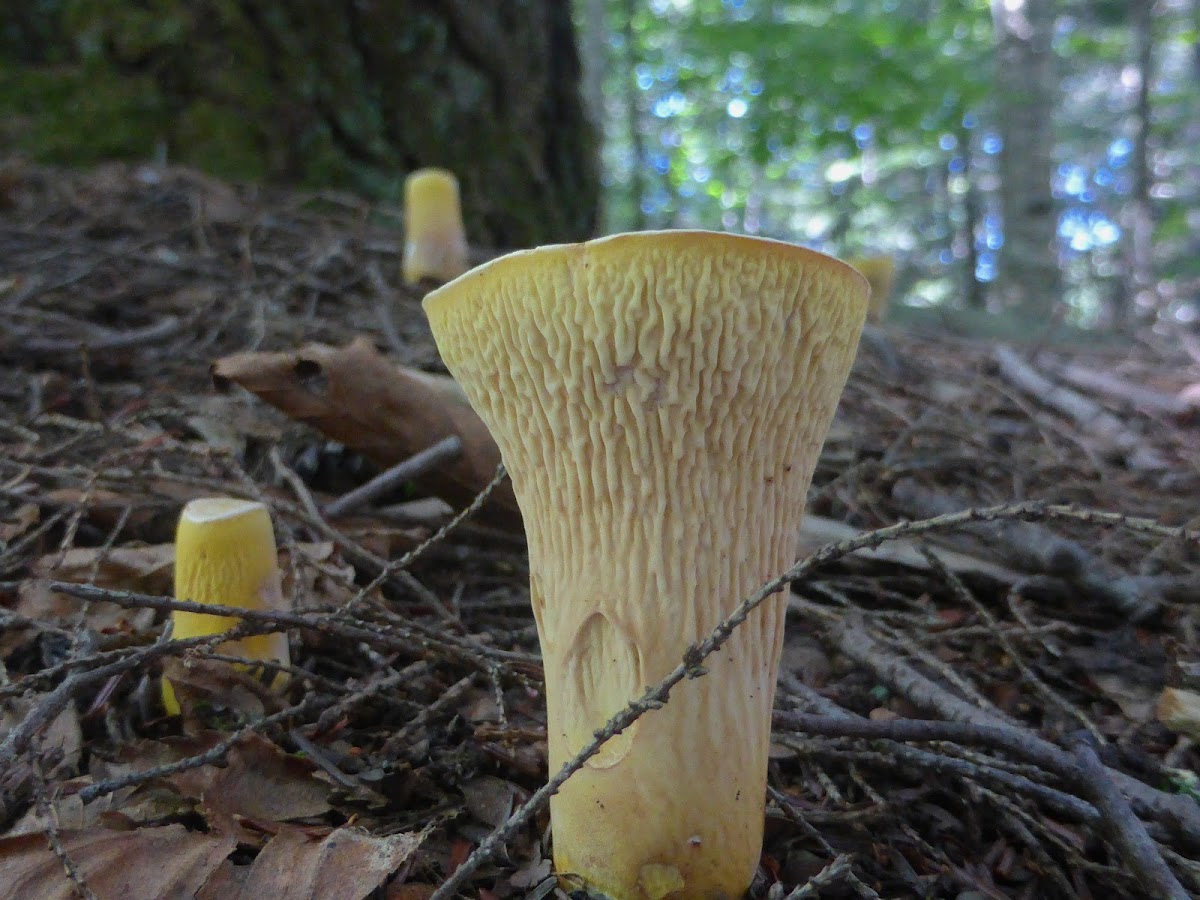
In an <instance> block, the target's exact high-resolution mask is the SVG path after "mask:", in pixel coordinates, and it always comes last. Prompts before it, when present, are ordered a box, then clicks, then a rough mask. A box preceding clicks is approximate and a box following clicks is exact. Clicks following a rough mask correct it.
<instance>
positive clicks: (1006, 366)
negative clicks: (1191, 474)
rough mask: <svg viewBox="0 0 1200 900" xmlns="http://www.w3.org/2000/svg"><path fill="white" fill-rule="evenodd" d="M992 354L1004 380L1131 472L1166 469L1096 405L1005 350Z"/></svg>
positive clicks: (1126, 430)
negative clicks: (1111, 453)
mask: <svg viewBox="0 0 1200 900" xmlns="http://www.w3.org/2000/svg"><path fill="white" fill-rule="evenodd" d="M993 353H994V356H995V357H996V362H997V363H999V365H1000V371H1001V372H1002V373H1003V374H1004V377H1005V378H1007V379H1008V380H1009V381H1010V382H1012V383H1013V384H1015V385H1016V386H1017V387H1019V388H1020V389H1021V390H1023V391H1025V392H1026V393H1028V394H1031V395H1032V396H1034V397H1036V398H1037V399H1038V400H1039V401H1041V402H1042V403H1044V404H1046V405H1047V406H1049V407H1051V408H1053V409H1056V410H1058V411H1059V412H1060V413H1062V414H1063V415H1065V416H1067V417H1068V418H1069V419H1071V420H1072V421H1073V422H1075V424H1076V425H1078V426H1079V427H1080V428H1082V429H1083V430H1084V431H1086V432H1088V433H1089V434H1091V435H1093V436H1094V437H1096V438H1099V439H1100V440H1101V441H1103V442H1104V444H1105V445H1106V446H1105V449H1107V450H1110V451H1116V452H1117V453H1118V454H1119V455H1122V456H1124V457H1125V459H1126V463H1127V465H1128V466H1129V467H1130V468H1131V469H1143V470H1144V469H1162V468H1165V467H1166V462H1165V461H1164V460H1163V459H1162V458H1161V457H1159V455H1158V454H1157V453H1156V452H1154V451H1152V450H1150V449H1149V448H1147V447H1145V446H1144V439H1143V438H1142V437H1141V436H1140V435H1138V434H1135V433H1134V432H1132V431H1130V430H1129V428H1128V427H1126V425H1125V423H1124V422H1122V421H1121V420H1120V419H1118V418H1117V417H1116V416H1114V415H1112V414H1111V413H1109V412H1108V411H1106V410H1105V409H1104V407H1102V406H1101V405H1100V404H1099V403H1097V402H1096V401H1094V400H1091V399H1090V398H1088V397H1084V396H1083V395H1082V394H1078V393H1076V392H1075V391H1072V390H1070V389H1069V388H1065V387H1060V386H1059V385H1056V384H1054V382H1052V381H1051V380H1050V379H1049V378H1046V377H1045V376H1044V375H1042V374H1041V373H1040V372H1038V371H1037V370H1036V369H1034V368H1033V366H1031V365H1029V363H1027V362H1025V360H1023V359H1021V357H1020V356H1018V355H1017V354H1016V353H1015V352H1014V351H1013V350H1011V349H1009V348H1008V347H997V348H996V349H995V351H993Z"/></svg>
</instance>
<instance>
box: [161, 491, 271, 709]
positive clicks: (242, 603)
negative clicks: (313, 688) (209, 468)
mask: <svg viewBox="0 0 1200 900" xmlns="http://www.w3.org/2000/svg"><path fill="white" fill-rule="evenodd" d="M175 599H177V600H192V601H195V602H197V603H210V604H214V605H218V606H236V607H239V608H242V609H253V610H278V609H280V608H282V606H283V592H282V590H281V588H280V581H279V567H278V563H277V559H276V554H275V532H274V529H273V528H272V527H271V515H270V513H269V512H267V508H266V507H265V506H263V504H261V503H256V502H255V501H253V500H238V499H234V498H232V497H206V498H203V499H200V500H193V501H191V502H190V503H188V504H187V506H185V507H184V508H183V513H182V514H181V515H180V517H179V527H178V529H177V530H176V532H175ZM172 621H173V623H174V628H173V630H172V637H174V638H176V639H179V640H181V639H184V638H193V637H204V636H206V635H212V634H223V633H225V632H226V631H229V630H230V629H231V628H233V627H234V626H236V625H237V624H238V622H239V621H240V620H239V619H233V618H229V617H228V616H211V615H206V614H205V613H194V612H182V611H176V612H174V613H172ZM219 650H220V652H221V653H222V654H226V655H229V656H239V657H244V658H246V659H255V660H265V661H268V662H277V663H281V664H283V665H288V663H289V654H288V640H287V635H286V634H285V633H283V632H272V633H271V634H256V635H251V636H250V637H244V638H239V639H237V640H231V641H226V642H225V643H223V644H221V645H220V648H219ZM286 683H287V676H286V675H285V674H284V673H280V674H279V675H278V676H277V677H276V679H275V682H274V685H275V687H282V686H283V685H284V684H286ZM162 691H163V706H164V707H166V710H167V713H168V714H169V715H177V714H178V713H179V711H180V709H179V702H178V700H177V699H176V697H175V690H174V688H173V687H172V686H171V682H170V681H169V680H168V679H167V678H163V682H162Z"/></svg>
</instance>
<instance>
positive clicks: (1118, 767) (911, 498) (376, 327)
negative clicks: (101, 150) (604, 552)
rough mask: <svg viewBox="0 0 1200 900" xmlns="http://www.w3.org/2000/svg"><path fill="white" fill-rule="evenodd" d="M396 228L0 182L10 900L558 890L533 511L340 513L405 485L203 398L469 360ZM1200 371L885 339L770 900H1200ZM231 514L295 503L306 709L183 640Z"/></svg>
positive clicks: (795, 723) (3, 780)
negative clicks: (268, 363)
mask: <svg viewBox="0 0 1200 900" xmlns="http://www.w3.org/2000/svg"><path fill="white" fill-rule="evenodd" d="M400 225H401V222H400V219H399V217H398V216H397V215H396V213H395V212H394V211H388V210H385V209H380V208H376V207H370V206H368V205H367V204H365V203H362V202H360V201H358V200H355V199H353V198H348V197H345V196H340V195H334V194H299V193H287V192H275V191H268V190H251V189H248V188H240V187H237V188H235V187H230V186H228V185H226V184H223V183H220V182H217V181H214V180H212V179H209V178H206V177H203V176H200V175H198V174H196V173H194V172H190V171H186V170H180V169H166V170H164V169H151V168H138V167H130V166H117V165H113V166H106V167H102V168H100V169H97V170H94V171H92V172H88V173H70V172H63V171H57V170H47V169H42V168H37V167H33V166H30V165H25V164H22V163H18V162H13V163H9V164H7V165H4V166H0V322H3V325H2V328H0V873H3V874H2V876H0V897H4V898H7V897H11V898H21V900H27V898H53V897H71V896H84V897H98V898H110V897H111V898H115V897H120V898H122V900H137V898H151V897H181V898H182V897H191V896H197V897H201V898H229V897H245V898H251V897H285V896H286V897H289V898H301V897H313V898H327V897H344V898H360V897H368V896H369V897H387V898H394V900H400V898H404V900H426V898H428V897H429V896H430V895H431V894H432V893H433V892H434V890H435V889H436V888H438V886H439V885H444V884H445V882H446V880H447V878H448V877H449V876H450V875H451V874H452V873H456V881H455V882H454V883H453V884H452V885H450V887H451V888H453V889H455V890H457V892H458V893H460V894H461V895H464V896H471V897H479V898H481V900H496V898H510V897H518V896H530V897H537V898H541V897H546V896H549V895H551V894H553V893H555V892H558V893H559V896H565V895H564V894H562V891H561V888H559V887H558V886H557V884H556V882H555V880H554V879H553V878H552V877H550V872H551V864H550V859H549V856H550V853H549V835H548V809H547V807H546V804H545V800H544V798H543V797H540V796H538V797H534V792H535V791H537V789H538V788H539V787H540V786H542V785H543V784H544V782H545V781H546V780H547V778H548V776H549V774H550V773H548V771H547V758H546V742H545V717H544V700H543V696H542V684H541V678H542V670H541V666H540V663H539V657H538V646H537V637H536V631H535V628H534V624H533V618H532V615H531V613H530V610H529V606H528V585H527V579H528V569H527V563H526V558H525V553H524V545H523V541H522V539H521V537H520V532H519V530H517V529H513V528H511V527H505V526H503V525H502V524H498V523H497V522H494V521H489V520H488V516H487V508H486V507H485V508H484V510H483V511H482V512H481V513H480V515H478V516H475V517H473V518H468V519H467V520H466V521H465V522H461V523H459V522H458V521H457V520H453V524H454V527H451V528H446V527H444V526H446V524H447V522H448V521H451V520H450V519H449V516H448V513H447V511H446V510H445V509H440V508H438V507H437V506H436V504H430V503H428V502H426V501H421V500H420V499H419V498H418V495H416V494H414V489H413V488H412V486H405V487H403V488H401V489H399V490H398V491H397V492H395V493H394V494H393V495H392V496H389V497H386V498H384V499H383V500H381V501H378V502H376V503H375V504H374V505H373V506H371V507H369V508H360V509H358V510H356V511H354V512H353V514H347V515H345V516H341V517H332V516H328V515H325V514H323V510H324V508H325V506H326V504H328V503H329V502H331V501H332V500H334V499H336V498H338V497H339V496H342V495H344V494H345V493H346V492H347V491H349V490H350V489H352V488H354V487H355V486H357V485H359V484H361V483H362V482H364V481H365V480H366V479H367V478H368V477H370V476H371V475H373V474H375V473H376V472H377V471H379V470H380V468H384V467H386V466H387V465H388V464H390V462H391V461H392V460H388V459H381V458H376V459H367V458H365V457H364V456H362V455H360V454H359V453H357V452H355V447H354V444H355V441H354V440H353V436H351V439H349V440H347V439H345V435H342V437H343V439H342V440H341V441H340V442H335V441H333V440H331V439H330V437H329V436H328V435H324V434H322V433H321V432H320V431H318V430H317V429H316V428H314V427H313V426H312V425H311V424H307V423H306V422H305V421H300V420H298V419H294V418H289V416H288V415H285V414H284V413H283V412H282V411H280V409H277V408H275V407H274V406H272V405H269V404H268V403H267V402H265V401H264V399H263V398H262V397H260V396H256V394H255V393H252V392H251V391H247V390H244V389H243V388H241V387H238V386H236V385H233V384H230V383H229V382H228V380H227V379H218V381H217V383H216V384H214V380H213V378H212V374H211V371H212V366H213V364H214V362H215V361H216V360H218V359H221V358H222V357H227V356H228V355H230V354H235V353H238V354H244V353H247V352H256V351H257V352H265V351H278V352H281V353H298V352H299V350H300V348H302V347H304V346H305V345H306V344H308V343H309V342H321V343H324V344H328V345H331V346H333V347H344V346H345V345H347V344H349V343H350V342H351V341H352V340H354V339H355V338H358V337H365V338H367V339H368V340H369V341H370V342H372V343H373V344H375V345H376V346H377V347H379V348H380V349H381V350H382V351H383V352H385V353H386V354H388V357H389V358H390V360H392V361H393V362H395V363H402V364H404V365H408V366H414V367H419V368H424V369H428V370H434V371H436V370H439V362H438V359H437V355H436V351H435V348H434V345H433V342H432V340H431V338H430V336H429V333H428V330H427V327H426V325H425V321H424V317H423V315H422V313H421V309H420V303H419V301H420V293H419V292H416V291H413V290H410V289H407V288H405V287H403V286H399V285H398V281H399V279H398V270H399V253H398V248H399V246H400V245H401V239H400V231H399V229H400ZM307 365H308V367H307V368H305V369H304V371H301V368H302V367H301V366H300V365H299V364H298V365H297V366H296V374H297V376H298V377H301V376H302V377H303V380H304V381H305V383H306V384H307V385H308V387H309V388H311V390H312V391H313V392H314V394H319V393H320V392H321V391H322V390H323V386H322V383H321V376H322V373H321V371H320V365H319V364H314V363H311V362H310V363H308V364H307ZM1039 379H1040V380H1039ZM1198 382H1200V348H1198V347H1197V346H1195V345H1189V343H1188V339H1187V337H1186V336H1184V335H1159V334H1154V333H1151V332H1148V333H1147V334H1146V335H1145V336H1143V337H1142V338H1139V339H1138V340H1137V341H1136V342H1133V343H1132V344H1131V345H1130V346H1128V347H1125V348H1123V349H1120V350H1118V349H1114V348H1112V347H1111V346H1105V347H1104V348H1103V349H1102V350H1096V349H1092V350H1087V349H1082V348H1079V347H1077V346H1073V347H1071V349H1070V350H1066V349H1064V348H1063V347H1062V346H1060V345H1056V344H1055V343H1054V342H1053V341H1052V340H1047V341H1045V342H1042V343H1037V342H1031V343H1029V344H1027V345H1024V346H1022V347H1020V348H1004V347H998V346H995V345H991V344H987V343H979V342H974V341H971V340H969V339H965V338H951V337H948V336H944V335H943V336H937V335H932V334H927V335H917V334H914V333H911V332H904V331H902V330H900V329H897V328H889V327H887V326H884V327H883V328H881V329H875V330H872V331H871V332H870V334H869V335H868V337H867V338H866V339H865V340H864V343H863V346H862V349H861V351H860V356H859V360H858V362H857V363H856V365H855V369H854V372H853V374H852V375H851V378H850V381H849V384H848V386H847V388H846V392H845V394H844V397H843V400H842V404H841V407H840V410H839V413H838V417H837V419H836V421H835V423H834V426H833V429H832V431H831V433H830V436H829V440H828V442H827V444H826V446H825V448H824V452H823V455H822V457H821V462H820V465H819V467H818V470H817V473H816V477H815V479H814V482H813V488H812V491H811V493H810V498H809V513H808V521H807V524H806V526H805V529H804V533H803V534H802V535H801V538H800V545H801V555H802V557H804V558H806V559H807V560H808V561H807V562H806V563H804V564H803V566H802V569H801V570H799V571H798V572H797V573H796V574H797V575H798V576H799V577H798V579H797V580H796V581H795V583H794V584H793V587H792V593H791V595H790V597H789V603H790V607H789V618H788V630H787V638H786V645H785V649H784V659H783V665H782V669H781V674H780V680H779V687H778V695H777V703H776V719H775V731H774V745H773V749H772V759H771V766H770V786H769V791H768V796H767V797H766V798H765V808H766V812H765V815H766V839H765V848H764V853H763V856H762V861H761V865H760V867H759V871H758V875H757V877H756V879H755V883H754V886H753V888H752V894H753V896H754V897H770V898H773V900H774V898H783V897H797V898H798V897H875V896H882V897H958V898H962V900H968V898H985V897H1021V898H1060V897H1062V898H1067V897H1069V898H1111V897H1168V896H1187V895H1188V894H1192V895H1200V780H1198V779H1197V774H1196V773H1197V772H1198V771H1200V751H1198V750H1197V747H1196V745H1195V744H1194V743H1193V740H1192V739H1191V738H1189V737H1188V736H1187V734H1188V732H1189V731H1190V732H1191V734H1192V735H1193V736H1194V737H1196V738H1198V739H1200V695H1198V694H1195V693H1192V691H1193V689H1194V690H1196V691H1200V645H1198V643H1197V625H1198V617H1197V613H1196V609H1197V607H1196V601H1197V600H1200V538H1198V530H1197V529H1200V506H1198V505H1197V504H1198V501H1197V500H1196V498H1197V497H1200V409H1198V408H1197V406H1196V405H1195V404H1194V403H1189V402H1188V401H1187V400H1186V399H1181V398H1182V397H1183V396H1184V395H1185V394H1186V392H1187V390H1188V389H1189V388H1190V387H1191V386H1192V385H1194V384H1196V383H1198ZM266 399H271V398H270V397H267V398H266ZM276 405H286V404H278V403H277V404H276ZM310 421H311V419H310ZM362 437H363V444H364V446H365V445H368V444H369V443H370V442H369V440H367V436H362ZM430 443H432V440H431V441H430ZM360 449H361V448H360ZM415 449H420V448H419V447H417V448H415ZM377 456H378V454H377ZM213 494H227V495H234V496H242V497H250V498H257V499H262V500H264V501H265V502H267V503H268V504H269V505H270V507H271V510H272V513H273V516H274V520H275V526H276V532H277V535H278V538H279V543H280V558H281V563H282V570H283V572H284V573H285V576H284V588H285V594H286V596H287V597H288V598H290V600H291V603H292V610H291V614H290V615H291V618H290V619H287V618H279V619H277V620H274V621H278V622H283V623H284V624H287V625H290V626H292V627H291V628H290V637H291V642H292V653H291V667H292V668H291V683H290V686H289V687H288V688H287V689H286V690H285V691H284V692H283V693H281V694H276V693H272V692H271V691H268V690H266V689H265V688H264V687H263V686H262V685H261V684H259V683H258V682H256V681H254V680H253V679H251V678H249V677H248V676H245V675H241V674H239V673H236V672H233V671H232V670H230V669H229V668H228V667H227V666H225V665H224V664H223V663H221V662H220V661H219V660H217V661H214V660H212V658H211V657H212V655H213V648H212V647H211V645H201V646H197V645H196V643H195V642H192V644H191V645H188V647H187V648H181V647H179V646H177V645H173V644H171V643H164V642H162V641H158V640H157V638H159V636H160V635H161V633H162V629H163V626H164V624H165V623H166V621H167V619H168V616H169V609H170V603H171V594H172V589H173V588H172V565H173V548H172V540H173V530H174V526H175V521H176V518H177V516H178V513H179V509H180V507H181V505H182V504H183V503H184V502H186V501H187V500H189V499H192V498H195V497H200V496H209V495H213ZM461 505H465V504H460V506H461ZM997 507H999V508H997ZM971 509H974V510H980V509H987V510H990V511H989V512H986V513H981V512H963V511H964V510H971ZM896 523H908V524H902V525H900V527H895V528H892V527H889V526H893V525H895V524H896ZM878 529H883V531H878ZM430 538H435V539H434V540H430ZM413 551H418V552H415V553H414V552H413ZM813 554H815V555H813ZM780 574H782V573H780ZM88 586H90V587H88ZM733 599H736V598H731V601H732V600H733ZM264 621H265V622H266V625H267V626H268V627H269V626H270V623H271V621H272V620H269V619H268V620H264ZM185 649H186V653H187V658H186V663H187V665H186V666H181V665H180V661H179V659H178V657H179V656H181V655H182V654H184V650H185ZM167 664H173V665H174V666H175V668H174V669H172V671H174V672H177V673H178V677H179V678H180V679H181V683H182V684H183V689H182V695H181V696H182V699H183V700H184V715H183V716H175V717H168V716H166V715H165V713H164V711H163V708H162V705H161V701H160V694H159V687H158V685H159V675H160V673H161V671H162V667H163V665H167ZM1167 723H1169V725H1168V724H1167ZM531 797H534V802H533V803H532V804H527V803H526V801H528V800H530V798H531ZM499 828H503V829H504V833H503V834H504V838H505V840H504V841H503V844H502V846H500V847H499V848H498V849H497V850H496V851H495V852H492V853H490V854H482V853H478V852H476V851H477V849H478V848H479V846H480V844H481V843H482V842H483V841H484V840H485V839H486V838H487V837H488V835H489V834H491V833H492V832H494V831H496V830H497V829H499ZM1180 884H1182V887H1179V885H1180ZM1179 891H1183V893H1179ZM439 897H440V895H439Z"/></svg>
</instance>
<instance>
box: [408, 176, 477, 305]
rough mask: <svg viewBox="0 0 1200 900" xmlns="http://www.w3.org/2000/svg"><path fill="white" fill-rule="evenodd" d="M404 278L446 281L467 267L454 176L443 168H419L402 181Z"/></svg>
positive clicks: (464, 236)
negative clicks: (404, 238)
mask: <svg viewBox="0 0 1200 900" xmlns="http://www.w3.org/2000/svg"><path fill="white" fill-rule="evenodd" d="M404 218H405V228H406V229H407V235H406V240H405V243H404V281H405V283H406V284H417V283H418V282H419V281H420V280H421V279H422V278H433V279H436V280H438V281H449V280H451V279H452V278H457V277H458V276H459V275H461V274H462V273H463V272H465V271H467V269H469V268H470V263H469V262H468V261H467V237H466V231H465V229H464V228H463V220H462V207H461V205H460V203H459V199H458V179H456V178H455V177H454V174H453V173H452V172H447V171H446V170H445V169H419V170H417V171H416V172H413V173H412V174H411V175H409V176H408V178H407V180H406V181H405V182H404Z"/></svg>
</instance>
